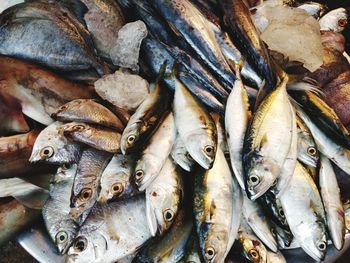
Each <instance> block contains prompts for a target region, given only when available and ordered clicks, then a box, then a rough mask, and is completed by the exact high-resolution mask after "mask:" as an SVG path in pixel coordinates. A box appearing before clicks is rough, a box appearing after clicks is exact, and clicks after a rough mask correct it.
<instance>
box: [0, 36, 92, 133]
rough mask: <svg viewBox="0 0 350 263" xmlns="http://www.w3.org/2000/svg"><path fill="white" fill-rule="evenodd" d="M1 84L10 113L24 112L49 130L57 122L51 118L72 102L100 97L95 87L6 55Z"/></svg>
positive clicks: (0, 98) (1, 98) (0, 71)
mask: <svg viewBox="0 0 350 263" xmlns="http://www.w3.org/2000/svg"><path fill="white" fill-rule="evenodd" d="M0 41H1V40H0ZM45 43H46V42H45ZM0 45H1V44H0ZM0 49H1V48H0ZM0 53H1V52H0ZM0 80H1V81H0V101H1V102H2V103H4V105H5V106H6V107H8V108H9V109H12V108H15V109H19V108H20V109H21V111H22V112H23V113H24V114H25V115H26V116H28V117H30V118H31V119H33V120H35V121H37V122H39V123H41V124H44V125H46V126H47V125H50V124H51V123H53V122H54V120H53V119H52V118H51V114H52V113H54V112H55V111H56V109H57V108H58V107H60V106H62V105H63V104H65V103H67V102H68V101H71V100H74V99H91V98H95V97H96V95H95V92H94V90H93V88H92V87H91V86H88V85H84V84H79V83H74V82H71V81H68V80H66V79H63V78H62V77H60V76H58V75H56V74H54V73H52V72H50V71H48V70H46V69H43V68H40V67H39V66H37V65H35V64H32V63H30V62H27V61H23V60H19V59H16V58H10V57H6V56H2V55H0Z"/></svg>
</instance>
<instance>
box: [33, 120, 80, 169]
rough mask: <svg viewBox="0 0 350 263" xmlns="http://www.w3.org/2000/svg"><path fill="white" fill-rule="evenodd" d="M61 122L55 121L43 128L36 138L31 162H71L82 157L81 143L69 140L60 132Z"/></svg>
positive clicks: (75, 161) (59, 163)
mask: <svg viewBox="0 0 350 263" xmlns="http://www.w3.org/2000/svg"><path fill="white" fill-rule="evenodd" d="M62 125H63V123H61V122H54V123H52V124H51V125H49V126H48V127H46V128H45V129H44V130H42V131H41V132H40V133H39V135H38V137H37V138H36V140H35V143H34V145H33V150H32V153H31V155H30V158H29V162H31V163H36V162H39V161H41V162H46V163H49V164H58V165H61V164H71V163H77V162H78V161H79V159H80V156H81V152H82V147H81V145H79V144H77V143H75V142H70V141H68V140H67V139H66V138H65V137H64V136H63V135H62V134H60V133H59V129H60V127H61V126H62Z"/></svg>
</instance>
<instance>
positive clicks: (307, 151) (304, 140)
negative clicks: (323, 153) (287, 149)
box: [298, 132, 319, 167]
mask: <svg viewBox="0 0 350 263" xmlns="http://www.w3.org/2000/svg"><path fill="white" fill-rule="evenodd" d="M298 159H300V160H301V161H302V162H303V163H305V164H307V165H310V166H313V167H317V164H318V160H319V153H318V151H317V147H316V144H315V142H314V141H313V139H312V138H310V137H309V136H308V135H305V134H303V133H302V132H299V133H298Z"/></svg>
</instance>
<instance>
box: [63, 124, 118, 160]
mask: <svg viewBox="0 0 350 263" xmlns="http://www.w3.org/2000/svg"><path fill="white" fill-rule="evenodd" d="M59 132H60V133H61V134H63V135H64V136H65V137H66V138H68V139H70V140H73V141H74V142H80V143H84V144H86V145H88V146H90V147H93V148H95V149H97V150H101V151H106V152H110V153H120V138H121V135H120V133H118V132H117V131H115V130H111V129H108V128H102V127H97V126H93V125H89V124H86V123H81V122H70V123H67V124H63V125H62V126H61V127H60V128H59Z"/></svg>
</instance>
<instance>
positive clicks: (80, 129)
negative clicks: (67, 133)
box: [73, 124, 85, 131]
mask: <svg viewBox="0 0 350 263" xmlns="http://www.w3.org/2000/svg"><path fill="white" fill-rule="evenodd" d="M84 129H85V126H84V125H81V124H79V125H75V126H73V131H83V130H84Z"/></svg>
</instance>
